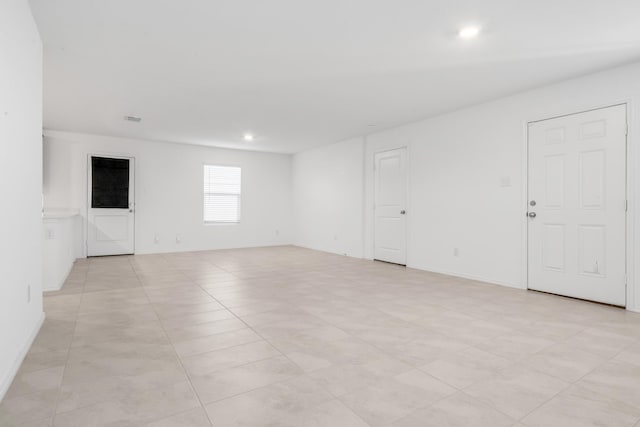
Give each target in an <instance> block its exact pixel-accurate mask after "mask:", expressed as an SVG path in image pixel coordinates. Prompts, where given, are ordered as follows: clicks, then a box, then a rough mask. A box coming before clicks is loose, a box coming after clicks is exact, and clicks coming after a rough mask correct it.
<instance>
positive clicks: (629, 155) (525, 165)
mask: <svg viewBox="0 0 640 427" xmlns="http://www.w3.org/2000/svg"><path fill="white" fill-rule="evenodd" d="M621 105H624V106H625V109H626V124H627V135H626V142H625V149H626V153H625V154H626V164H625V168H626V170H625V176H626V179H625V181H626V182H625V184H626V188H625V197H626V200H627V211H626V212H625V270H626V272H625V273H626V283H625V288H626V292H625V308H626V309H627V310H630V311H637V310H638V308H636V307H635V306H634V301H635V286H634V285H635V280H634V273H635V269H634V262H633V261H634V241H635V239H634V225H635V221H634V214H635V203H634V202H635V200H634V198H633V194H634V191H635V186H634V185H633V173H634V171H635V168H634V167H633V159H634V158H635V156H636V155H637V154H636V150H635V149H634V147H633V144H630V142H631V141H632V127H633V126H632V120H631V119H632V117H633V115H632V108H633V103H632V101H631V100H630V99H626V100H622V101H617V102H611V103H606V104H602V105H597V106H589V107H585V108H577V109H576V110H577V111H574V112H566V111H565V112H556V113H555V114H548V115H544V116H543V117H538V118H535V119H531V120H526V121H524V122H523V123H522V133H523V137H522V141H523V142H522V156H521V157H522V191H521V194H522V201H521V206H522V208H521V212H520V213H521V216H520V217H521V218H522V219H521V224H522V226H521V233H522V239H521V240H522V261H521V262H522V284H523V288H524V289H527V290H529V221H528V217H527V212H528V206H529V205H528V203H529V125H530V124H533V123H537V122H542V121H546V120H551V119H557V118H561V117H567V116H572V115H575V114H581V113H587V112H590V111H596V110H602V109H605V108H610V107H617V106H621ZM638 154H640V153H638Z"/></svg>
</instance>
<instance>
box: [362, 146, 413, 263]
mask: <svg viewBox="0 0 640 427" xmlns="http://www.w3.org/2000/svg"><path fill="white" fill-rule="evenodd" d="M401 149H404V153H405V156H404V157H405V165H404V171H405V177H404V181H405V182H404V185H405V193H404V194H405V198H404V203H405V205H406V208H405V210H406V211H407V214H406V215H405V218H406V219H405V222H404V257H405V259H404V266H405V267H408V266H409V232H408V230H409V215H410V214H411V203H410V197H409V189H410V188H411V186H410V185H409V184H410V182H409V177H410V175H411V174H410V173H409V163H410V161H409V146H408V145H399V146H397V147H387V148H383V149H380V150H376V151H374V152H373V158H372V159H371V160H373V161H372V167H373V175H372V178H373V186H372V187H373V206H372V207H371V213H372V223H371V225H372V227H371V230H372V232H373V236H372V238H371V242H372V243H373V248H372V252H371V255H372V259H373V260H374V261H380V262H387V261H383V260H376V257H375V254H376V156H377V155H378V154H381V153H386V152H389V151H395V150H401ZM391 264H394V263H391ZM396 265H400V266H402V264H396Z"/></svg>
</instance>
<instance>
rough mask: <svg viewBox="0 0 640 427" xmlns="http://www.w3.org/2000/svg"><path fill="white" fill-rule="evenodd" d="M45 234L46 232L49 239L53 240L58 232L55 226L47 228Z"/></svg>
mask: <svg viewBox="0 0 640 427" xmlns="http://www.w3.org/2000/svg"><path fill="white" fill-rule="evenodd" d="M45 234H46V237H47V240H53V239H55V238H56V232H55V230H54V229H53V228H47V231H46V233H45Z"/></svg>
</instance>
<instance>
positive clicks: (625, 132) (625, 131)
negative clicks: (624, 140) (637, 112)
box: [624, 123, 629, 136]
mask: <svg viewBox="0 0 640 427" xmlns="http://www.w3.org/2000/svg"><path fill="white" fill-rule="evenodd" d="M624 134H625V135H626V136H629V123H626V124H625V126H624Z"/></svg>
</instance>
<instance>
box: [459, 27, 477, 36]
mask: <svg viewBox="0 0 640 427" xmlns="http://www.w3.org/2000/svg"><path fill="white" fill-rule="evenodd" d="M479 34H480V27H473V26H470V27H464V28H462V29H460V31H459V32H458V37H460V38H461V39H474V38H476V37H478V35H479Z"/></svg>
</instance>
